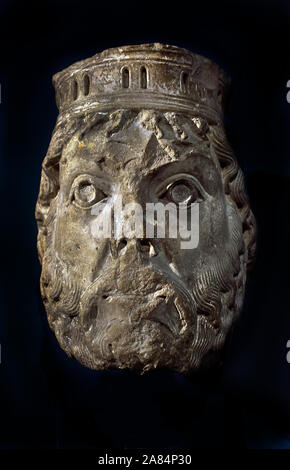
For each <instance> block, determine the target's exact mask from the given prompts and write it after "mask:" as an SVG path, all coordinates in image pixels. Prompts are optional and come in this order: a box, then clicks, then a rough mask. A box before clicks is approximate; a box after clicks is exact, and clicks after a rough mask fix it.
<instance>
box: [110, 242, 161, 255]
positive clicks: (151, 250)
mask: <svg viewBox="0 0 290 470" xmlns="http://www.w3.org/2000/svg"><path fill="white" fill-rule="evenodd" d="M131 250H133V251H135V252H136V253H137V252H139V253H141V254H142V255H147V256H149V257H151V256H156V255H157V252H156V249H155V247H154V245H153V243H152V242H151V241H150V240H148V239H146V238H143V239H137V240H136V239H129V240H127V239H126V238H122V239H121V240H111V252H112V255H113V256H114V257H117V256H119V255H120V254H125V253H126V252H128V251H131Z"/></svg>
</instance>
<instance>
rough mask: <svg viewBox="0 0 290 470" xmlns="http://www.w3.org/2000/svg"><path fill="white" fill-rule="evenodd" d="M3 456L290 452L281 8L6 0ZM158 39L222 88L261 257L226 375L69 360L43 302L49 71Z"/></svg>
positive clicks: (288, 10)
mask: <svg viewBox="0 0 290 470" xmlns="http://www.w3.org/2000/svg"><path fill="white" fill-rule="evenodd" d="M0 14H1V30H0V38H1V43H0V44H1V52H0V65H1V76H0V80H1V104H0V120H1V128H0V150H1V162H0V171H1V196H2V198H1V201H2V205H1V207H2V216H1V234H0V236H1V238H0V246H1V268H2V269H1V316H0V343H1V364H0V378H1V388H0V394H1V410H0V413H1V426H0V448H1V449H11V448H12V449H20V448H21V449H23V448H25V449H26V448H30V449H31V448H33V449H35V448H37V449H40V448H44V449H45V448H48V449H73V448H76V449H80V448H85V449H96V448H110V449H126V448H134V449H135V448H147V449H151V448H152V449H159V448H164V449H176V448H179V449H185V448H194V449H200V448H203V449H204V448H216V449H230V448H236V449H247V448H264V449H268V448H285V449H286V448H290V426H289V421H290V363H288V362H287V360H286V354H287V351H288V350H289V349H287V347H286V345H287V341H288V340H290V309H289V275H288V267H289V239H290V237H289V235H290V233H289V232H290V231H289V208H288V202H289V198H288V196H289V176H290V159H289V150H290V145H289V142H290V139H289V124H290V119H289V117H290V103H288V102H287V99H286V95H287V87H286V85H287V81H288V80H290V54H289V52H290V38H289V35H290V32H289V31H290V30H289V28H290V3H289V2H287V1H285V2H281V1H274V0H273V1H266V0H264V1H258V0H255V1H254V0H253V1H250V0H244V1H226V0H220V1H218V2H217V1H216V2H215V1H207V2H196V1H194V0H191V1H188V2H185V1H183V2H182V1H181V2H175V1H174V0H173V1H172V2H167V3H161V2H157V1H155V2H152V3H150V2H147V1H146V0H142V1H137V0H135V2H134V3H132V2H130V1H129V0H128V1H122V2H119V3H112V2H110V1H108V2H105V1H103V2H91V3H87V2H84V1H79V2H73V1H71V2H59V1H51V2H49V1H43V2H39V3H38V4H31V3H26V2H21V3H17V2H14V1H11V2H5V1H2V2H1V6H0ZM143 42H162V43H167V44H174V45H177V46H181V47H185V48H188V49H190V50H192V51H194V52H197V53H201V54H204V55H206V56H208V57H210V58H212V59H213V60H215V61H216V62H218V63H219V64H220V65H221V66H222V67H223V68H224V69H225V70H226V71H227V72H228V74H229V75H230V76H231V77H232V92H231V96H230V103H229V108H228V114H227V120H226V129H227V134H228V138H229V140H230V142H231V144H232V146H233V148H234V151H235V153H236V155H237V158H238V160H239V163H240V165H241V167H242V169H243V170H244V172H245V175H246V182H247V187H248V193H249V196H250V200H251V204H252V208H253V211H254V213H255V215H256V218H257V223H258V255H257V262H256V267H255V269H254V271H253V272H252V275H251V277H250V279H249V283H248V289H247V295H246V299H245V305H244V309H243V314H242V316H241V318H240V320H239V321H238V323H237V324H236V327H235V329H234V332H233V335H232V336H231V337H230V338H229V340H228V341H227V343H226V347H225V350H224V355H223V356H224V357H223V360H224V363H223V367H222V368H220V369H218V370H215V371H212V373H211V374H210V376H208V377H192V378H188V377H184V376H181V375H179V374H176V373H172V372H170V371H162V370H161V371H155V372H154V373H149V374H147V375H144V376H142V377H139V376H138V375H137V374H135V373H132V372H125V371H111V372H108V371H106V372H95V371H91V370H88V369H85V368H84V367H82V366H81V365H79V364H78V363H77V362H76V361H73V360H71V359H69V358H68V357H67V356H66V355H65V353H64V352H63V351H62V350H61V349H60V347H59V346H58V343H57V341H56V339H55V337H54V335H53V333H52V332H51V331H50V329H49V327H48V324H47V321H46V316H45V311H44V308H43V306H42V303H41V299H40V295H39V276H40V266H39V262H38V259H37V253H36V233H37V231H36V223H35V220H34V207H35V202H36V198H37V193H38V188H39V179H40V169H41V163H42V160H43V157H44V155H45V153H46V150H47V147H48V144H49V140H50V137H51V133H52V130H53V127H54V124H55V121H56V117H57V108H56V105H55V100H54V90H53V87H52V84H51V76H52V74H53V73H55V72H57V71H59V70H61V69H62V68H64V67H66V66H68V65H70V64H71V63H73V62H74V61H76V60H80V59H83V58H86V57H89V56H90V55H93V54H94V53H96V52H100V51H101V50H103V49H105V48H108V47H114V46H118V45H126V44H138V43H143Z"/></svg>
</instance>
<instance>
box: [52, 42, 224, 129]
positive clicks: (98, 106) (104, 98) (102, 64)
mask: <svg viewBox="0 0 290 470" xmlns="http://www.w3.org/2000/svg"><path fill="white" fill-rule="evenodd" d="M53 84H54V87H55V91H56V102H57V106H58V108H59V112H60V116H59V118H60V119H61V118H62V117H63V116H64V115H67V114H69V115H77V114H82V113H84V112H86V111H91V110H95V111H109V110H114V109H123V108H137V109H141V108H145V109H146V108H147V109H159V110H164V111H178V112H182V113H186V114H190V115H198V116H202V117H205V118H206V119H207V120H208V121H209V122H218V121H222V117H223V98H224V94H225V89H226V86H227V85H228V84H229V79H228V77H227V76H226V74H225V73H224V72H223V71H222V69H221V68H220V67H219V66H218V65H217V64H215V63H214V62H213V61H211V60H210V59H207V58H205V57H202V56H201V55H198V54H193V53H192V52H190V51H188V50H186V49H183V48H180V47H176V46H169V45H163V44H159V43H153V44H141V45H135V46H133V45H131V46H124V47H116V48H112V49H107V50H105V51H103V52H101V53H99V54H96V55H94V56H93V57H90V58H88V59H85V60H82V61H79V62H76V63H74V64H73V65H71V66H70V67H68V68H66V69H64V70H62V71H61V72H59V73H57V74H55V75H54V76H53Z"/></svg>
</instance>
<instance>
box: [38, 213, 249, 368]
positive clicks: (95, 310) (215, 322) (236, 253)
mask: <svg viewBox="0 0 290 470" xmlns="http://www.w3.org/2000/svg"><path fill="white" fill-rule="evenodd" d="M234 220H235V222H234V226H233V227H232V230H231V233H232V239H231V242H230V246H228V247H227V248H226V250H225V252H224V253H222V254H221V255H220V256H217V257H216V258H215V262H214V263H213V264H211V265H210V266H207V267H206V268H204V269H203V270H202V271H200V272H199V273H198V276H197V279H196V281H195V282H194V285H193V287H192V289H186V288H184V286H183V285H182V284H181V283H178V282H176V280H172V279H168V278H166V274H165V273H161V274H160V273H156V272H155V271H154V270H153V268H151V267H150V268H145V267H142V266H137V265H136V266H135V272H136V276H137V278H140V279H145V280H146V282H145V283H144V282H143V283H141V284H139V287H138V286H137V287H133V286H132V285H131V286H130V289H129V291H128V292H127V293H124V292H123V293H122V292H121V296H120V292H119V291H118V290H116V289H114V288H113V286H112V272H111V271H110V270H109V269H107V270H105V272H104V273H102V276H100V277H99V278H97V279H96V280H95V281H94V282H93V283H91V284H90V285H89V286H88V287H87V286H84V285H80V281H79V280H78V279H77V277H76V275H75V274H74V273H73V272H72V271H71V270H70V269H69V268H68V266H67V265H66V264H65V263H64V262H63V261H62V260H61V259H60V258H59V257H58V256H57V255H56V254H55V253H53V250H52V249H51V247H49V248H48V249H47V252H46V254H45V257H44V259H43V270H42V275H41V293H42V297H43V301H44V304H45V307H46V311H47V316H48V321H49V325H50V327H51V328H52V330H53V331H54V332H55V335H56V337H57V340H58V342H59V343H60V345H61V347H62V348H63V349H64V350H65V351H66V353H67V354H68V355H69V356H70V357H74V358H75V359H77V360H78V361H79V362H80V363H81V364H83V365H84V366H86V367H89V368H91V369H97V370H100V369H108V368H112V367H113V368H121V369H124V368H129V369H138V370H140V371H141V372H142V373H143V372H146V371H148V370H151V369H154V368H156V367H167V368H170V369H172V370H175V371H177V372H181V373H188V372H190V371H192V370H194V369H197V368H199V367H200V366H201V365H202V363H203V360H204V359H205V357H206V356H208V354H210V353H214V352H215V351H217V350H219V349H220V348H221V347H222V345H223V343H224V341H225V338H226V335H227V332H228V330H229V328H230V327H231V325H232V323H233V321H234V320H235V319H236V317H237V316H238V314H239V312H240V310H241V307H242V302H243V297H244V288H245V281H246V261H247V260H246V253H245V247H244V241H243V236H242V230H241V227H240V224H239V222H238V219H237V218H236V219H235V218H234ZM124 276H126V274H124ZM144 286H145V287H144ZM123 294H124V295H123ZM96 299H98V301H96Z"/></svg>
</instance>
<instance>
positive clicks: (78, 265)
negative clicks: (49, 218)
mask: <svg viewBox="0 0 290 470" xmlns="http://www.w3.org/2000/svg"><path fill="white" fill-rule="evenodd" d="M90 219H91V216H90V213H89V211H81V210H77V209H76V208H75V207H74V206H73V205H70V206H68V207H65V206H64V205H63V206H60V207H59V210H58V214H57V217H56V225H55V236H54V248H55V250H56V252H57V253H58V255H59V257H60V258H61V259H62V261H64V262H65V264H66V265H67V266H69V267H71V268H72V269H74V270H75V271H76V272H77V273H78V276H81V277H82V279H88V280H91V279H92V278H93V277H94V276H95V271H96V266H97V264H98V258H99V257H101V256H103V253H104V246H103V245H104V241H103V240H98V239H96V237H94V236H93V233H92V231H91V228H90Z"/></svg>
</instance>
